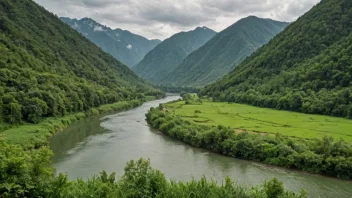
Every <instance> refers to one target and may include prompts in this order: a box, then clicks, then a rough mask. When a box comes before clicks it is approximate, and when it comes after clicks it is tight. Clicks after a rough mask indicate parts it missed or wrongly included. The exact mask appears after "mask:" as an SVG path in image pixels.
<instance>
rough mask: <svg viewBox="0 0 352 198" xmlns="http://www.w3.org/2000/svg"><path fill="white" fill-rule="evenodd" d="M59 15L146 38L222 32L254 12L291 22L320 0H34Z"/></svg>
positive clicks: (260, 15) (259, 15) (257, 14)
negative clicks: (198, 30) (202, 29)
mask: <svg viewBox="0 0 352 198" xmlns="http://www.w3.org/2000/svg"><path fill="white" fill-rule="evenodd" d="M34 1H35V2H37V3H38V4H40V5H42V6H44V7H45V8H46V9H47V10H49V11H51V12H53V13H55V14H57V15H58V16H60V17H70V18H77V19H81V18H83V17H89V18H92V19H94V20H95V21H97V22H99V23H101V24H103V25H106V26H109V27H111V28H113V29H115V28H121V29H125V30H129V31H131V32H133V33H136V34H139V35H142V36H145V37H147V38H149V39H154V38H158V39H165V38H167V37H170V36H171V35H173V34H175V33H177V32H180V31H189V30H191V29H194V28H196V27H197V26H207V27H209V28H211V29H213V30H215V31H218V32H219V31H221V30H223V29H225V28H226V27H228V26H230V25H231V24H233V23H235V22H236V21H237V20H239V19H241V18H243V17H247V16H249V15H255V16H258V17H263V18H272V19H275V20H280V21H287V22H292V21H294V20H296V19H297V18H298V17H299V16H301V15H302V14H304V13H305V12H307V11H308V10H310V9H311V8H312V7H313V6H314V5H316V4H317V3H318V1H320V0H34Z"/></svg>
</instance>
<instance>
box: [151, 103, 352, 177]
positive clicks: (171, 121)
mask: <svg viewBox="0 0 352 198" xmlns="http://www.w3.org/2000/svg"><path fill="white" fill-rule="evenodd" d="M185 105H191V103H189V101H187V100H186V101H185ZM162 109H163V105H160V106H159V107H158V108H151V109H150V111H149V112H148V114H147V121H148V123H149V124H150V125H151V126H152V127H153V128H155V129H158V130H160V131H161V132H163V133H164V134H166V135H168V136H171V137H172V138H175V139H177V140H180V141H182V142H184V143H187V144H189V145H191V146H194V147H197V148H205V149H209V150H211V151H213V152H216V153H220V154H223V155H227V156H230V157H235V158H240V159H246V160H253V161H258V162H263V163H266V164H271V165H277V166H282V167H286V168H292V169H298V170H303V171H307V172H310V173H315V174H323V175H328V176H333V177H338V178H343V179H351V178H352V145H351V144H350V143H347V142H345V141H343V140H338V141H334V139H333V138H331V137H324V138H322V139H309V140H308V139H297V138H290V137H285V136H282V135H280V134H279V133H277V134H276V135H262V134H259V133H258V134H257V133H249V132H245V131H244V132H241V133H235V132H234V129H232V128H230V127H225V126H220V125H219V126H204V125H198V124H194V123H191V122H190V121H185V120H183V119H182V118H180V117H179V116H177V115H174V114H173V112H163V111H162ZM195 113H196V112H195Z"/></svg>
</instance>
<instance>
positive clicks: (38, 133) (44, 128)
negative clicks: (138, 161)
mask: <svg viewBox="0 0 352 198" xmlns="http://www.w3.org/2000/svg"><path fill="white" fill-rule="evenodd" d="M155 99H157V98H156V97H155V96H150V97H147V98H146V99H143V100H131V101H121V102H116V103H113V104H106V105H102V106H100V107H97V108H92V109H90V110H89V111H87V112H78V113H74V114H70V115H66V116H63V117H53V118H46V119H44V120H42V121H41V122H40V123H38V124H29V123H25V124H23V125H20V126H12V127H11V128H9V129H7V130H4V131H1V132H0V138H2V139H5V140H6V141H7V142H9V143H10V144H18V145H21V146H22V147H23V148H25V149H34V148H39V147H42V146H47V145H48V138H50V137H51V136H52V135H53V134H55V133H57V132H59V131H61V130H63V129H64V128H66V127H67V126H69V125H70V124H72V123H73V122H76V121H79V120H83V119H86V118H88V117H90V116H94V115H99V114H103V113H109V112H119V111H125V110H128V109H132V108H135V107H137V106H140V105H141V104H143V102H146V101H151V100H155Z"/></svg>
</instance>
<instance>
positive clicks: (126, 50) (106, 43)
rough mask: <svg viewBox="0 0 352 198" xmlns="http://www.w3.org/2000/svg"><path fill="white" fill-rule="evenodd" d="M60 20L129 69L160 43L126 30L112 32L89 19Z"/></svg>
mask: <svg viewBox="0 0 352 198" xmlns="http://www.w3.org/2000/svg"><path fill="white" fill-rule="evenodd" d="M61 20H62V21H64V22H65V23H67V24H68V25H70V26H71V27H72V28H74V29H75V30H77V31H78V32H80V33H81V34H82V35H83V36H85V37H87V38H88V39H89V40H90V41H92V42H93V43H95V44H96V45H98V46H99V47H101V49H103V50H104V51H105V52H108V53H109V54H111V55H112V56H114V57H115V58H116V59H117V60H119V61H121V62H122V63H124V64H126V65H127V66H129V67H132V66H135V65H137V64H138V63H139V62H140V61H141V60H142V59H143V58H144V56H145V55H146V54H147V53H148V52H149V51H150V50H152V49H153V48H154V47H155V46H156V45H158V44H159V43H160V42H161V41H160V40H148V39H146V38H144V37H142V36H139V35H136V34H133V33H131V32H129V31H126V30H121V29H114V30H112V29H111V28H109V27H106V26H104V25H102V24H99V23H97V22H96V21H94V20H93V19H90V18H83V19H81V20H77V19H70V18H66V17H62V18H61ZM99 30H100V31H99ZM129 46H130V47H129Z"/></svg>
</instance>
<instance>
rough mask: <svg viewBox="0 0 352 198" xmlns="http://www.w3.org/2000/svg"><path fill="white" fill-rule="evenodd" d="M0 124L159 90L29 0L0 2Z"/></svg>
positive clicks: (39, 117) (132, 97)
mask: <svg viewBox="0 0 352 198" xmlns="http://www.w3.org/2000/svg"><path fill="white" fill-rule="evenodd" d="M0 52H1V53H0V126H1V123H3V122H7V123H10V124H14V123H22V122H23V121H25V122H32V123H38V122H39V121H40V120H41V119H42V118H44V117H55V116H63V115H67V114H69V113H72V112H80V111H87V110H89V109H91V108H92V107H97V106H99V105H101V104H108V103H114V102H117V101H127V100H134V99H139V98H143V97H144V96H145V95H160V94H161V92H160V91H158V90H155V89H153V88H152V87H151V86H149V85H148V84H147V83H146V82H145V81H144V80H142V79H141V78H140V77H138V76H137V75H136V74H134V73H133V72H132V71H131V70H130V69H129V68H128V67H127V66H125V65H123V64H122V63H120V62H119V61H117V60H116V59H115V58H114V57H112V56H111V55H109V54H107V53H105V52H103V51H102V50H101V49H100V48H99V47H97V46H96V45H94V44H93V43H92V42H90V41H89V40H88V39H86V38H85V37H84V36H82V35H81V34H79V33H78V32H77V31H75V30H73V29H72V28H70V27H69V26H68V25H66V24H65V23H64V22H62V21H61V20H60V19H59V18H58V17H56V16H55V15H54V14H52V13H50V12H48V11H46V10H45V9H44V8H43V7H41V6H39V5H37V4H36V3H34V2H33V1H31V0H2V1H1V3H0Z"/></svg>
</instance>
